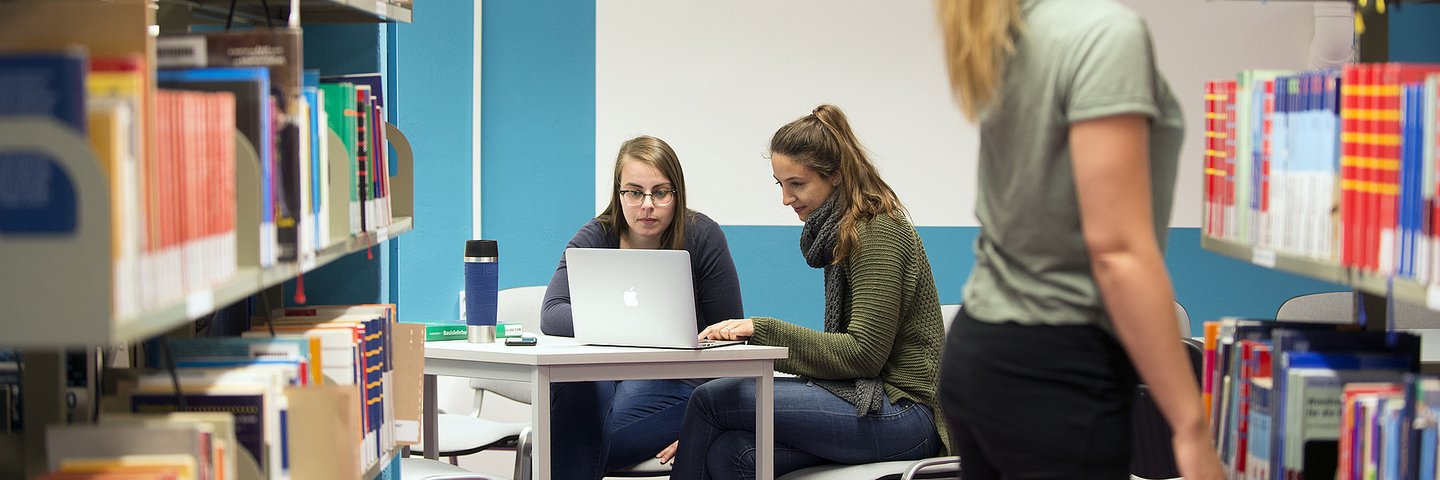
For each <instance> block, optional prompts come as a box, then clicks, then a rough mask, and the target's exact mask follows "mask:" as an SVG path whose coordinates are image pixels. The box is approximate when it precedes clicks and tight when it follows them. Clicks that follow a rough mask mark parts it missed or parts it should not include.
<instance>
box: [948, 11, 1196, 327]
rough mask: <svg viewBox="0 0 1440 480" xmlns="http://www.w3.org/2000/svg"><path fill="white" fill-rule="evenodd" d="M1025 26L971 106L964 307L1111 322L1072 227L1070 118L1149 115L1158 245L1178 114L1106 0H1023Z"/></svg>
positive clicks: (1137, 28) (1000, 316) (1036, 319)
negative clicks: (970, 266)
mask: <svg viewBox="0 0 1440 480" xmlns="http://www.w3.org/2000/svg"><path fill="white" fill-rule="evenodd" d="M1020 4H1021V8H1022V9H1023V12H1024V16H1025V23H1026V26H1027V30H1026V33H1024V34H1022V35H1021V36H1019V37H1018V40H1017V43H1016V53H1015V55H1014V56H1012V57H1011V58H1010V60H1009V63H1008V64H1007V67H1006V70H1005V74H1004V83H1003V87H1002V89H1003V90H1002V92H1001V94H1000V96H999V97H998V102H997V103H995V104H994V105H993V106H992V107H991V108H989V109H988V110H987V111H986V112H984V113H983V114H982V115H981V119H980V162H979V163H980V171H979V176H978V178H979V195H978V199H977V202H976V207H975V213H976V216H977V217H978V218H979V220H980V225H981V231H980V235H979V236H978V237H977V239H976V241H975V268H974V270H973V271H972V273H971V275H970V280H969V282H967V284H966V286H965V296H964V298H965V300H964V302H965V303H964V304H965V311H966V313H968V314H969V315H970V316H971V317H973V318H975V319H977V320H981V321H987V322H996V323H999V322H1006V321H1013V322H1018V323H1021V324H1048V325H1086V324H1088V325H1097V326H1099V327H1101V328H1104V329H1106V330H1111V325H1110V320H1109V318H1108V317H1107V316H1106V314H1105V311H1104V304H1103V303H1102V301H1101V298H1100V291H1099V288H1098V287H1097V286H1096V284H1095V279H1094V277H1093V276H1092V274H1091V270H1090V259H1089V254H1088V252H1087V250H1086V248H1085V239H1084V237H1083V235H1082V233H1081V230H1080V211H1079V203H1078V202H1079V199H1078V197H1077V195H1076V189H1075V169H1074V168H1073V166H1072V165H1071V156H1070V146H1069V127H1070V124H1072V123H1075V122H1079V121H1083V120H1091V119H1096V118H1103V117H1107V116H1114V115H1121V114H1140V115H1144V116H1146V117H1149V118H1150V182H1151V191H1152V198H1151V201H1152V204H1153V207H1154V212H1155V234H1156V237H1157V238H1158V239H1159V240H1160V245H1161V247H1162V248H1163V247H1164V242H1165V234H1166V227H1167V226H1168V225H1169V221H1170V208H1171V202H1172V197H1173V196H1174V190H1175V174H1176V165H1177V163H1178V162H1179V152H1180V143H1181V141H1182V140H1183V136H1184V120H1183V118H1182V116H1181V112H1180V106H1179V104H1178V103H1177V102H1176V101H1175V97H1174V94H1173V93H1172V92H1171V91H1170V87H1169V85H1168V84H1167V83H1166V82H1165V79H1164V78H1163V77H1162V76H1161V75H1160V72H1159V71H1158V70H1157V67H1156V65H1155V54H1154V50H1153V48H1152V45H1151V40H1150V34H1149V30H1148V28H1147V27H1146V25H1145V22H1144V20H1143V19H1141V18H1140V16H1139V15H1137V14H1136V13H1135V12H1133V11H1131V10H1129V9H1128V8H1126V7H1125V6H1123V5H1120V4H1119V3H1117V2H1115V1H1113V0H1021V2H1020Z"/></svg>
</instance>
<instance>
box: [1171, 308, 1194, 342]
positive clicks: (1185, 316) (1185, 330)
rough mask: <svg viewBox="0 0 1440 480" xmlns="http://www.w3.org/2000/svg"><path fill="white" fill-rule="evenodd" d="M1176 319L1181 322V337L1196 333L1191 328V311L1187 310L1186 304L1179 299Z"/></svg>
mask: <svg viewBox="0 0 1440 480" xmlns="http://www.w3.org/2000/svg"><path fill="white" fill-rule="evenodd" d="M1175 319H1176V320H1178V321H1179V322H1180V338H1188V337H1192V336H1194V335H1195V333H1194V332H1192V331H1191V330H1190V312H1186V311H1185V306H1184V305H1181V304H1180V302H1179V301H1176V302H1175Z"/></svg>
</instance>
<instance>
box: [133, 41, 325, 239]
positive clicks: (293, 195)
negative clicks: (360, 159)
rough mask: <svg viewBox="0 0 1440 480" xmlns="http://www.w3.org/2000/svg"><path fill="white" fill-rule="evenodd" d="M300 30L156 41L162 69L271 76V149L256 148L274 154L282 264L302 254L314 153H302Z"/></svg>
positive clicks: (275, 204) (305, 127)
mask: <svg viewBox="0 0 1440 480" xmlns="http://www.w3.org/2000/svg"><path fill="white" fill-rule="evenodd" d="M302 43H303V42H302V39H301V32H300V29H298V28H257V29H254V30H244V31H228V32H211V33H205V34H194V35H177V36H162V37H160V38H159V39H157V40H156V58H157V61H158V62H159V66H160V67H161V68H196V67H216V66H250V67H254V66H260V67H265V68H266V69H267V70H268V71H269V73H270V93H271V100H272V101H273V102H274V103H273V104H272V108H273V110H272V111H273V113H274V117H273V124H274V127H273V134H274V136H273V137H272V144H270V145H257V146H256V149H257V150H258V149H261V148H267V149H271V150H272V152H273V157H274V161H275V169H274V176H273V177H272V178H271V179H270V181H271V182H272V195H273V197H274V202H273V205H272V207H273V216H274V219H275V229H276V233H275V235H276V239H277V242H278V246H279V248H278V249H277V252H276V255H277V260H279V261H285V262H294V261H296V260H297V259H298V257H297V254H298V252H299V251H300V249H302V248H305V247H306V246H302V245H299V243H298V242H299V241H300V238H301V237H300V236H299V231H300V229H302V228H306V227H308V226H304V225H301V224H300V223H301V221H302V217H301V215H300V213H301V212H300V210H301V198H300V196H301V188H300V181H301V175H302V172H301V168H302V166H308V165H309V161H308V155H309V151H308V150H304V149H302V148H301V147H302V142H301V136H302V135H303V132H302V130H308V125H307V123H308V121H309V119H308V117H306V116H304V102H305V98H304V84H303V82H304V80H303V75H302V70H303V68H304V67H303V65H304V58H303V47H302Z"/></svg>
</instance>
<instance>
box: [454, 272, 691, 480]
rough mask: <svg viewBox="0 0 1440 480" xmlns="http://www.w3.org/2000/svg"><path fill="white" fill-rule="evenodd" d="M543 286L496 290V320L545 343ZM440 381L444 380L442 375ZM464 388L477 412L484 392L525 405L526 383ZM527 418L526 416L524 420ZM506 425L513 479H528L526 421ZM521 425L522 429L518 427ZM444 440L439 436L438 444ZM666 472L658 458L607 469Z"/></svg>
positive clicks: (475, 383) (482, 382)
mask: <svg viewBox="0 0 1440 480" xmlns="http://www.w3.org/2000/svg"><path fill="white" fill-rule="evenodd" d="M546 288H547V287H546V286H545V285H535V286H526V287H514V288H507V289H504V290H500V292H499V294H498V296H497V297H498V298H497V302H496V319H497V320H498V321H500V322H510V323H519V324H521V325H522V328H523V329H524V331H525V332H527V333H531V334H534V335H535V336H536V337H539V338H540V342H541V343H543V342H545V338H546V337H547V336H546V335H544V334H542V333H540V312H541V308H542V306H543V303H544V301H545V290H546ZM441 380H444V378H443V377H442V378H441ZM468 387H469V388H470V389H471V390H473V391H474V395H475V399H476V400H475V413H477V414H478V413H479V406H480V401H481V399H482V398H483V396H484V395H486V394H493V395H499V396H501V397H505V398H507V399H510V400H513V401H516V402H519V403H523V404H526V405H529V404H530V403H531V397H530V383H529V382H522V381H509V380H490V379H471V380H469V381H468ZM527 420H528V419H527ZM444 422H445V420H443V419H442V420H441V421H440V423H441V430H440V431H441V433H442V434H443V435H447V436H448V435H449V434H448V433H445V430H444V429H445V423H444ZM505 425H507V427H509V428H515V431H516V432H517V433H518V438H517V444H516V447H515V451H516V455H515V479H516V480H527V479H529V478H530V476H531V473H530V449H529V445H530V438H529V428H528V421H527V422H525V423H515V424H505ZM521 428H523V429H524V431H523V432H522V431H521V430H520V429H521ZM443 444H444V440H443V439H442V446H443ZM669 474H670V465H668V464H661V463H660V462H659V461H658V460H654V459H652V460H650V461H646V462H642V463H640V464H639V465H635V466H632V467H630V468H625V469H621V470H617V471H615V472H611V473H610V474H609V475H610V476H616V477H663V476H667V475H669Z"/></svg>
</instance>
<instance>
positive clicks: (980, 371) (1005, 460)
mask: <svg viewBox="0 0 1440 480" xmlns="http://www.w3.org/2000/svg"><path fill="white" fill-rule="evenodd" d="M1136 378H1137V377H1136V374H1135V370H1134V368H1133V367H1132V366H1131V364H1130V360H1129V357H1127V356H1126V355H1125V351H1124V350H1123V349H1122V348H1121V347H1120V344H1119V343H1118V342H1117V341H1115V339H1114V338H1113V337H1112V336H1111V335H1109V334H1108V333H1106V332H1104V331H1103V330H1100V329H1099V328H1097V327H1089V326H1062V327H1056V326H1035V325H1020V324H1016V323H1003V324H992V323H986V322H981V321H977V320H975V319H972V318H970V316H969V315H967V314H966V313H965V311H964V310H963V309H962V310H961V311H960V314H959V316H958V317H957V318H956V319H955V322H954V324H953V326H952V327H951V328H950V333H949V337H948V338H947V339H946V343H945V356H944V360H943V362H942V364H941V373H940V380H941V381H940V401H941V405H942V406H943V408H944V411H945V414H946V417H947V420H948V421H949V426H950V434H951V435H952V439H953V441H954V445H955V450H956V454H957V455H959V456H960V467H961V468H960V471H961V472H964V474H963V477H964V478H965V480H985V479H1002V478H1003V479H1006V480H1012V479H1027V480H1029V479H1065V480H1081V479H1117V480H1119V479H1128V478H1130V471H1129V470H1130V435H1131V429H1130V422H1131V412H1130V410H1131V403H1132V400H1133V398H1134V394H1135V385H1136V382H1137V379H1136Z"/></svg>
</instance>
